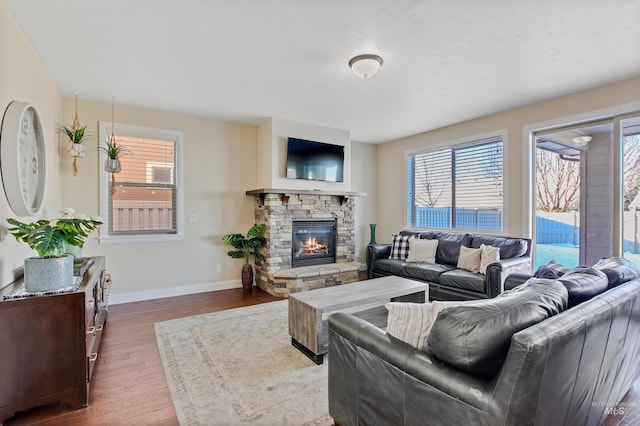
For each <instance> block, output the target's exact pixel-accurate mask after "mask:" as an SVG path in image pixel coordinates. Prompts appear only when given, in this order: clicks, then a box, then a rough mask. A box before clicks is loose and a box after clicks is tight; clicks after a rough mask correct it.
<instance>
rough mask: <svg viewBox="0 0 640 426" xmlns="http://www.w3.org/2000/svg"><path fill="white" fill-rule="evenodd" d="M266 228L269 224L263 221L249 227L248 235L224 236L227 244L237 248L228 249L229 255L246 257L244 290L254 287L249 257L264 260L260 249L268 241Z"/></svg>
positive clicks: (243, 280)
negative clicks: (265, 234)
mask: <svg viewBox="0 0 640 426" xmlns="http://www.w3.org/2000/svg"><path fill="white" fill-rule="evenodd" d="M266 228H267V226H266V225H265V224H264V223H261V224H260V225H253V226H252V227H251V228H249V231H247V236H246V237H245V236H244V235H242V234H227V235H225V236H224V237H222V239H223V241H224V242H225V244H228V245H230V246H233V248H234V249H235V250H231V251H228V252H227V255H228V256H230V257H232V258H234V259H244V265H242V289H243V290H244V291H251V287H253V267H252V266H251V264H250V263H249V259H250V258H251V257H253V258H254V261H256V262H262V261H263V260H264V256H262V254H260V252H259V251H260V249H261V248H263V247H264V246H265V244H266V242H267V240H266V238H265V237H264V231H265V230H266Z"/></svg>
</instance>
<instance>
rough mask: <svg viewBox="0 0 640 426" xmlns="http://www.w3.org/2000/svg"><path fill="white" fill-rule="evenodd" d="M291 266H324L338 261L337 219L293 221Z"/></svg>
mask: <svg viewBox="0 0 640 426" xmlns="http://www.w3.org/2000/svg"><path fill="white" fill-rule="evenodd" d="M291 242H292V244H291V266H292V267H293V268H297V267H301V266H311V265H324V264H328V263H334V262H335V261H336V221H335V219H303V220H297V219H296V220H293V221H292V232H291Z"/></svg>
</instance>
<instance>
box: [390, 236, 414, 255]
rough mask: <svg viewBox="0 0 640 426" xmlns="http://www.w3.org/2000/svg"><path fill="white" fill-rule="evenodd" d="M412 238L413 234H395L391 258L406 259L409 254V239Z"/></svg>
mask: <svg viewBox="0 0 640 426" xmlns="http://www.w3.org/2000/svg"><path fill="white" fill-rule="evenodd" d="M412 238H413V236H411V235H400V234H393V235H392V241H391V255H390V256H389V259H399V260H405V259H406V258H407V255H409V240H410V239H412Z"/></svg>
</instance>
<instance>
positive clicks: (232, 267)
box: [61, 98, 257, 301]
mask: <svg viewBox="0 0 640 426" xmlns="http://www.w3.org/2000/svg"><path fill="white" fill-rule="evenodd" d="M78 109H79V117H80V122H81V124H83V125H88V126H89V127H88V129H87V130H88V131H90V132H91V133H92V134H93V135H97V134H98V122H99V121H101V120H102V121H110V120H111V104H108V103H99V102H91V101H85V100H82V99H80V100H79V102H78ZM62 115H63V122H64V123H71V122H72V121H73V115H74V99H71V98H63V100H62ZM115 117H116V118H115V121H116V123H121V124H128V125H136V126H144V127H152V128H160V129H167V130H177V131H182V132H183V134H184V148H183V155H184V213H185V218H184V220H185V236H184V240H183V241H177V242H158V243H135V244H99V243H98V241H97V240H96V239H95V238H93V239H92V240H91V241H88V242H87V244H86V245H85V254H89V255H91V254H104V255H106V256H107V269H108V270H109V272H111V273H112V275H113V278H114V285H113V288H112V290H111V291H112V295H114V296H115V299H114V300H116V301H126V300H135V299H140V298H149V297H153V296H154V295H170V294H180V293H182V292H185V288H187V287H189V288H190V289H191V290H190V291H198V290H200V291H204V290H212V289H217V288H229V287H236V286H239V281H238V279H239V277H240V269H241V267H242V261H239V260H234V259H231V258H230V257H228V256H227V255H226V251H227V250H228V247H227V246H224V245H223V244H222V242H221V238H222V235H224V234H226V233H230V232H242V233H245V232H246V231H247V229H248V228H249V227H250V226H251V225H252V224H253V220H254V219H253V199H252V198H251V197H248V196H246V195H245V191H247V190H248V189H253V188H254V187H255V182H256V167H255V165H256V130H257V129H256V127H255V126H247V125H241V124H234V123H227V122H221V121H216V120H211V119H204V118H196V117H192V116H186V115H181V114H175V113H169V112H162V111H154V110H148V109H142V108H134V107H128V106H125V105H118V103H117V98H116V105H115ZM65 144H66V141H62V142H61V145H63V146H61V150H62V152H65V148H66V147H65V146H64V145H65ZM97 147H98V141H97V140H96V138H94V139H93V140H92V141H90V142H89V145H88V148H87V156H86V157H85V158H83V159H80V160H78V168H79V172H78V175H77V176H75V177H74V176H73V170H72V157H70V156H67V155H66V153H65V155H64V156H63V167H62V176H61V180H62V188H63V192H62V202H63V204H64V206H65V207H72V208H74V209H75V210H76V211H77V212H78V213H85V214H89V215H93V214H98V212H99V193H98V187H99V173H106V172H105V171H104V170H103V162H104V156H103V155H99V153H98V150H97ZM191 214H195V215H197V216H198V222H195V223H191V222H189V221H188V220H187V219H188V216H189V215H191ZM95 236H97V235H95ZM217 265H220V266H221V271H219V272H218V271H217V270H216V266H217ZM119 295H120V296H122V297H121V298H120V299H118V296H119Z"/></svg>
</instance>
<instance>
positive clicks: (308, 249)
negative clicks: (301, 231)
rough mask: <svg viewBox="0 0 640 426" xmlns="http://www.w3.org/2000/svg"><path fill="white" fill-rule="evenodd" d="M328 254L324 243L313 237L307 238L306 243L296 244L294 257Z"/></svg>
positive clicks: (327, 248) (326, 245)
mask: <svg viewBox="0 0 640 426" xmlns="http://www.w3.org/2000/svg"><path fill="white" fill-rule="evenodd" d="M327 253H329V247H328V244H327V243H326V242H319V241H318V239H317V238H315V237H309V238H307V240H306V241H300V242H299V243H298V249H297V251H296V256H297V257H301V256H318V255H323V254H327Z"/></svg>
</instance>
